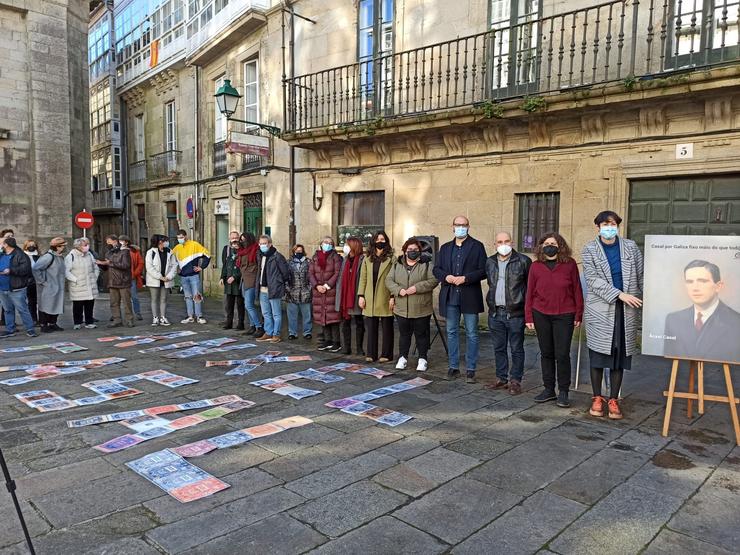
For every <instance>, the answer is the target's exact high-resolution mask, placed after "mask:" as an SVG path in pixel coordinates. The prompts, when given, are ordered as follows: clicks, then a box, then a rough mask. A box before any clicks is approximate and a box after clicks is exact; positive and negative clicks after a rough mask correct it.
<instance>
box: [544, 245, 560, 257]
mask: <svg viewBox="0 0 740 555" xmlns="http://www.w3.org/2000/svg"><path fill="white" fill-rule="evenodd" d="M558 250H559V249H558V247H556V246H555V245H546V246H544V247H542V252H544V253H545V256H555V255H556V254H558Z"/></svg>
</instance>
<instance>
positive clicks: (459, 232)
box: [455, 225, 468, 239]
mask: <svg viewBox="0 0 740 555" xmlns="http://www.w3.org/2000/svg"><path fill="white" fill-rule="evenodd" d="M467 236H468V228H467V227H465V226H464V225H456V226H455V237H457V238H458V239H462V238H463V237H467Z"/></svg>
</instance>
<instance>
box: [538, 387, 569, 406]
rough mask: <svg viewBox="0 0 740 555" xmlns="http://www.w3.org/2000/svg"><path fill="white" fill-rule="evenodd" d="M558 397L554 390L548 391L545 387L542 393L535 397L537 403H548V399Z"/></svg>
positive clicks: (551, 399) (552, 399)
mask: <svg viewBox="0 0 740 555" xmlns="http://www.w3.org/2000/svg"><path fill="white" fill-rule="evenodd" d="M566 396H567V394H566ZM557 398H558V397H557V395H555V392H554V391H552V390H550V391H548V390H547V389H545V390H544V391H543V392H542V393H540V394H539V395H537V396H536V397H535V398H534V402H535V403H547V402H548V401H554V400H555V399H557Z"/></svg>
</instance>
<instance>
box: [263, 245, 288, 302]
mask: <svg viewBox="0 0 740 555" xmlns="http://www.w3.org/2000/svg"><path fill="white" fill-rule="evenodd" d="M263 259H264V260H265V269H264V276H262V277H264V278H265V280H264V281H266V283H267V296H268V297H269V298H270V299H282V298H283V297H284V296H285V291H286V289H287V286H288V282H289V281H290V270H289V269H288V263H287V262H286V261H285V257H284V256H283V255H282V254H280V253H279V252H278V251H277V250H276V249H275V247H270V250H269V251H268V253H267V254H262V253H261V252H260V253H259V254H258V255H257V268H258V270H257V279H258V280H259V278H260V274H259V268H261V267H262V260H263ZM257 285H258V286H260V284H259V283H258V284H257Z"/></svg>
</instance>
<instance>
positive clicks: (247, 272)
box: [239, 251, 259, 289]
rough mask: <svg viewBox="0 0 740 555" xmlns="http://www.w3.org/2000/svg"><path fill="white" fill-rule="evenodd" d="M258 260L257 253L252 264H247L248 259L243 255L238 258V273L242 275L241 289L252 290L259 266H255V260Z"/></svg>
mask: <svg viewBox="0 0 740 555" xmlns="http://www.w3.org/2000/svg"><path fill="white" fill-rule="evenodd" d="M258 259H259V251H258V252H257V259H256V260H255V261H254V262H249V257H248V256H247V255H246V254H243V255H242V256H240V257H239V271H240V272H241V275H242V289H252V288H253V287H254V286H255V284H256V283H257V272H258V271H259V266H257V260H258Z"/></svg>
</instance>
